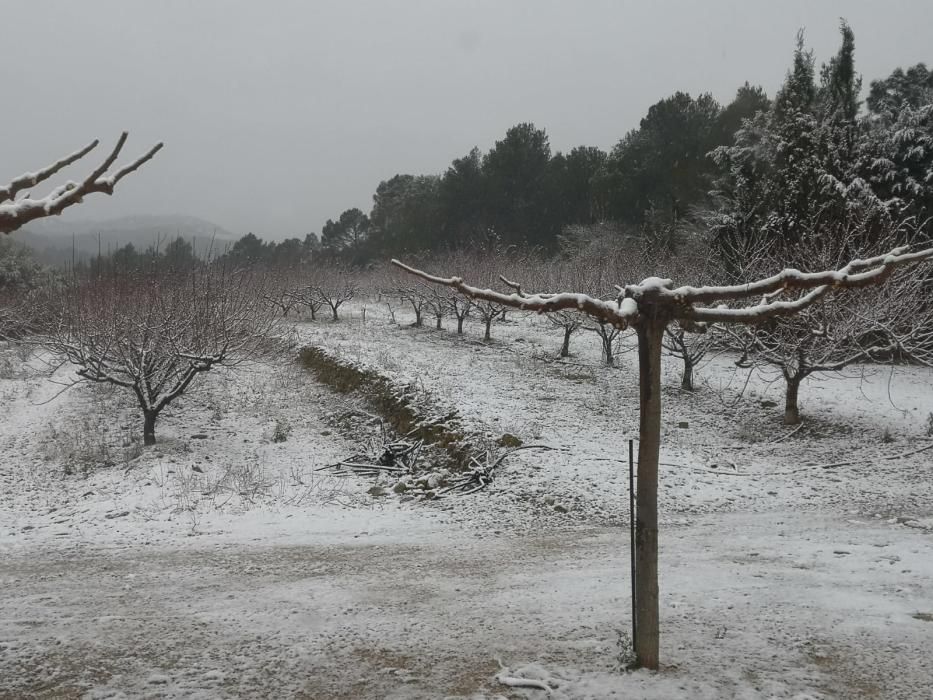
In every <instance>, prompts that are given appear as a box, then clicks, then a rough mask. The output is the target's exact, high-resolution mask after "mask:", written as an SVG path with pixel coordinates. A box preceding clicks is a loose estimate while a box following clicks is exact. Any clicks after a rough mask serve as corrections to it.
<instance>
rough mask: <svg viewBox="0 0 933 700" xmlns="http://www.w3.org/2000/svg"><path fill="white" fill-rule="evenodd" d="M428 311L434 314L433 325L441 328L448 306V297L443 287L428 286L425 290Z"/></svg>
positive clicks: (438, 328)
mask: <svg viewBox="0 0 933 700" xmlns="http://www.w3.org/2000/svg"><path fill="white" fill-rule="evenodd" d="M426 291H427V293H428V297H427V305H428V311H430V313H431V315H432V316H434V327H435V328H436V329H437V330H441V328H442V323H443V321H444V316H446V315H447V311H448V308H449V304H448V303H447V302H448V299H449V297H450V295H449V294H447V293H446V292H445V291H444V290H443V289H439V288H438V287H434V286H432V287H429V288H428V289H427V290H426Z"/></svg>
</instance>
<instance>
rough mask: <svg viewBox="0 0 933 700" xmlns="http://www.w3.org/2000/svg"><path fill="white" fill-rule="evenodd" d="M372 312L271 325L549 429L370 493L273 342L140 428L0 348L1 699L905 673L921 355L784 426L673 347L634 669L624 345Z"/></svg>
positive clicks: (337, 412) (927, 610)
mask: <svg viewBox="0 0 933 700" xmlns="http://www.w3.org/2000/svg"><path fill="white" fill-rule="evenodd" d="M395 314H396V321H397V323H391V322H390V319H389V316H388V311H387V310H386V308H385V307H384V306H382V305H378V304H375V303H370V304H368V305H367V307H366V315H365V318H366V320H365V322H364V321H363V320H362V308H361V306H360V305H356V306H353V307H350V308H349V309H347V314H346V317H345V318H344V319H343V320H342V321H341V322H340V323H337V324H333V323H330V322H326V321H319V322H315V323H308V322H301V323H299V324H298V327H297V331H298V334H299V337H300V339H301V342H302V343H311V344H314V345H316V346H318V347H321V348H324V349H325V350H327V351H328V352H330V353H332V354H334V355H335V356H339V357H341V358H343V359H345V360H350V361H353V362H354V363H358V364H360V365H364V366H367V367H372V368H375V369H377V370H378V371H379V372H380V373H382V374H384V375H386V376H388V377H391V378H392V379H395V380H398V381H399V382H404V383H411V384H413V385H415V386H416V387H418V390H419V391H421V392H423V394H424V395H425V396H426V397H429V398H430V399H431V401H432V402H434V403H436V404H437V405H438V406H440V407H442V408H445V409H456V410H457V411H458V412H459V414H460V417H461V419H462V420H463V421H464V422H465V423H466V424H467V426H468V427H469V428H470V430H471V431H474V432H476V433H480V434H484V435H487V436H488V438H489V440H490V441H491V442H492V441H494V440H495V439H497V438H498V437H500V436H501V435H503V434H505V433H509V434H511V435H515V436H517V437H519V438H520V439H521V440H523V441H524V442H525V444H543V445H548V446H550V447H552V448H554V449H553V450H551V451H546V452H545V451H530V450H529V451H527V452H518V453H516V454H515V455H513V456H510V457H509V458H508V460H507V461H506V462H505V464H504V469H503V471H502V473H501V474H500V476H499V477H498V478H497V479H496V481H494V482H493V484H492V485H491V486H490V487H489V489H488V490H487V491H484V492H482V493H479V494H476V495H472V496H466V497H461V498H449V499H445V500H438V501H421V500H418V499H415V500H410V497H405V496H403V495H397V494H394V493H391V492H390V493H389V495H386V496H381V497H373V496H371V495H369V493H368V490H369V488H370V487H371V486H372V481H370V480H367V479H363V478H357V477H348V478H337V477H332V476H326V475H325V474H326V473H325V472H316V471H314V470H315V469H316V468H317V467H319V466H323V465H326V464H330V463H333V462H335V461H337V460H339V459H341V458H343V457H345V456H347V455H349V454H352V453H354V452H356V451H359V449H360V445H361V443H362V441H363V440H364V439H366V438H368V437H369V435H366V434H363V433H361V432H359V431H360V430H362V429H360V428H359V426H358V425H357V424H349V425H348V424H347V423H346V422H344V421H341V420H340V417H341V416H342V415H344V414H345V413H346V411H347V407H348V405H349V404H352V403H354V402H355V401H356V400H357V399H355V398H354V397H348V396H344V395H338V394H335V393H333V392H331V391H330V390H328V389H327V388H325V387H323V386H321V385H319V384H317V383H316V382H315V381H314V380H313V379H312V375H311V374H310V373H309V372H307V371H305V370H303V369H301V368H300V367H299V366H298V364H297V363H296V362H293V361H291V360H290V359H283V360H282V361H281V363H280V364H276V365H263V366H255V367H251V368H249V370H248V371H242V370H241V371H239V372H238V373H236V374H228V373H224V372H218V373H214V374H211V375H207V376H205V377H203V384H202V385H200V386H199V387H197V389H196V391H195V392H194V393H192V394H191V395H190V396H188V397H185V398H184V399H182V400H181V401H180V402H179V403H178V404H177V405H176V404H173V405H172V406H171V407H170V409H167V412H166V414H165V415H164V416H163V417H162V418H161V419H160V423H159V425H158V426H157V438H158V440H159V444H158V445H156V446H155V447H154V448H149V449H146V450H142V449H141V447H140V445H139V444H138V442H137V441H138V439H139V438H140V437H141V418H140V417H138V416H137V412H136V411H134V409H133V406H132V404H131V403H130V401H129V396H125V395H123V394H121V393H113V392H111V391H108V390H104V389H102V388H101V387H93V386H79V387H76V388H72V389H70V390H68V391H64V392H62V388H63V387H62V385H61V383H60V382H61V381H64V380H65V379H66V378H67V377H68V376H69V374H68V373H69V370H68V368H67V367H65V368H60V369H58V370H57V371H56V372H55V374H54V375H53V376H52V377H51V378H50V377H49V376H48V372H47V368H46V367H45V366H44V365H43V364H42V363H41V362H39V359H38V358H36V357H28V358H27V357H26V355H25V353H23V352H21V351H20V350H18V349H17V348H8V347H4V348H0V405H2V410H3V419H2V422H0V698H28V697H43V698H52V697H54V698H70V697H90V698H122V697H152V698H173V697H177V698H182V697H184V698H191V697H195V698H226V697H229V698H234V697H256V698H265V697H283V698H284V697H298V698H443V697H451V698H476V699H479V698H494V697H507V698H511V697H516V698H522V697H531V698H535V697H542V698H543V697H546V696H550V697H553V698H611V697H617V698H657V699H662V698H699V699H707V698H708V699H711V700H712V699H719V698H743V699H744V698H749V699H751V698H796V699H797V700H804V699H805V698H811V699H813V698H905V699H911V700H912V699H915V698H925V697H930V696H931V692H933V690H931V688H933V664H931V662H930V648H931V640H933V585H931V581H933V449H931V450H926V451H921V450H923V448H924V447H926V446H930V445H931V444H933V443H931V441H930V439H929V438H928V436H927V434H926V433H927V422H928V420H929V416H930V414H931V413H933V372H931V371H929V370H926V369H920V368H898V369H897V370H896V371H894V372H893V373H892V372H891V371H890V370H889V369H884V368H881V369H875V370H869V369H864V370H860V371H858V372H855V373H853V374H852V375H851V376H850V377H848V378H845V379H836V378H834V379H829V380H825V381H810V382H808V383H806V384H805V385H804V387H803V388H802V390H801V410H802V414H803V416H804V421H805V424H804V427H803V428H801V429H799V430H796V431H794V430H793V429H791V428H788V427H785V426H783V425H782V424H781V408H782V405H783V403H782V401H783V396H782V386H781V384H780V382H775V381H773V380H774V377H769V376H761V375H752V376H750V377H749V376H748V375H747V373H745V372H741V373H737V372H736V370H735V368H734V366H733V365H732V363H731V361H730V358H729V357H726V356H717V357H715V358H713V359H712V360H710V361H709V362H708V363H707V364H706V365H704V366H703V367H701V368H700V370H699V373H698V380H699V390H698V391H697V392H695V393H692V394H691V393H685V392H683V391H681V390H680V389H679V375H678V367H677V365H676V363H675V362H673V361H671V362H670V364H669V365H668V366H667V367H666V370H665V390H664V401H665V410H664V421H665V423H664V428H663V443H662V463H663V466H662V471H661V487H660V510H661V522H662V525H661V533H660V536H661V558H660V571H661V653H662V670H661V672H660V673H658V674H652V673H649V672H643V671H639V672H634V673H632V672H626V671H625V670H624V663H625V660H626V657H627V652H628V638H627V635H628V633H629V631H630V624H631V618H630V611H631V600H630V597H629V550H628V515H627V505H628V495H627V467H626V465H625V463H624V459H625V455H626V454H627V440H628V439H629V438H631V437H634V431H635V429H636V427H637V418H636V416H637V386H636V383H635V382H636V372H635V365H634V363H635V357H634V355H633V354H632V353H630V352H625V350H626V349H627V346H625V344H623V346H622V347H621V352H620V355H619V357H618V366H617V367H616V368H606V367H603V366H602V364H601V362H600V358H599V343H598V339H597V338H596V337H595V336H594V335H592V334H585V333H583V332H581V333H580V334H578V335H575V336H574V338H573V340H572V342H571V350H572V352H573V353H574V354H573V357H571V358H570V360H569V361H566V362H557V361H554V359H553V358H554V355H555V354H556V351H557V349H558V348H559V341H560V333H559V331H555V330H554V329H552V328H550V327H549V326H548V324H547V322H546V321H545V320H543V319H539V318H535V317H532V318H523V317H519V316H518V315H514V314H510V316H509V321H508V322H506V323H498V324H496V325H494V327H493V342H492V343H491V344H484V343H481V342H479V338H480V337H481V330H480V329H479V328H478V326H477V325H475V324H473V323H468V324H467V332H466V334H465V336H463V337H458V336H456V334H454V333H452V332H450V331H447V330H444V331H436V330H433V329H429V328H423V329H415V328H410V327H409V326H408V324H409V323H410V322H411V320H412V319H411V318H409V317H407V316H406V315H405V313H404V312H403V311H400V310H398V309H396V310H395ZM425 322H426V324H430V321H428V320H427V319H426V321H425ZM24 358H25V359H24ZM832 465H837V466H832ZM503 676H507V677H524V678H528V679H537V680H538V681H539V682H540V684H541V685H542V686H547V687H548V688H549V690H547V691H545V690H537V689H515V688H510V687H508V686H506V685H503V684H501V683H499V682H498V681H497V677H503Z"/></svg>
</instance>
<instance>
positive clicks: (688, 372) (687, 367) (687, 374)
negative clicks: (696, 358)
mask: <svg viewBox="0 0 933 700" xmlns="http://www.w3.org/2000/svg"><path fill="white" fill-rule="evenodd" d="M680 388H681V389H683V390H684V391H693V363H692V362H691V361H690V360H688V359H687V358H686V357H685V358H684V374H683V377H681V379H680Z"/></svg>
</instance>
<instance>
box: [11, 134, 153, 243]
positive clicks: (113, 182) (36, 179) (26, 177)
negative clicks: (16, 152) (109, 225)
mask: <svg viewBox="0 0 933 700" xmlns="http://www.w3.org/2000/svg"><path fill="white" fill-rule="evenodd" d="M127 136H128V134H127V132H125V131H124V132H123V133H122V134H121V135H120V138H119V139H118V140H117V143H116V145H115V146H114V147H113V150H111V151H110V154H109V155H108V156H107V157H106V158H105V159H104V160H103V162H101V164H100V165H98V166H97V167H96V168H94V170H92V171H91V172H90V173H88V175H87V176H86V177H85V178H84V179H83V180H82V181H81V182H72V181H70V180H69V181H68V182H65V183H64V184H62V185H59V186H58V187H56V188H54V189H53V190H52V191H51V192H50V193H49V194H47V195H46V196H44V197H39V198H37V199H34V198H33V197H32V193H31V192H26V195H25V196H24V197H20V198H19V199H17V196H18V195H19V193H20V192H23V191H26V190H29V189H31V188H33V187H36V186H37V185H40V184H42V183H43V182H45V181H46V180H48V179H49V178H50V177H52V176H53V175H55V174H56V173H58V172H59V171H60V170H62V169H63V168H66V167H67V166H69V165H71V164H72V163H75V162H76V161H79V160H81V159H82V158H84V156H86V155H87V154H88V153H90V152H91V151H93V150H94V149H95V148H96V147H97V145H98V143H99V141H97V140H96V139H95V140H94V141H92V142H91V143H89V144H88V145H87V146H85V147H84V148H81V149H79V150H77V151H75V152H74V153H72V154H71V155H68V156H65V157H64V158H62V159H61V160H57V161H55V162H54V163H52V164H51V165H48V166H46V167H44V168H42V169H41V170H39V171H37V172H34V173H25V174H23V175H20V176H19V177H17V178H14V179H13V181H12V182H10V184H8V185H7V186H6V187H0V233H12V232H13V231H15V230H16V229H18V228H20V227H22V226H24V225H26V224H28V223H29V222H30V221H34V220H36V219H41V218H44V217H46V216H55V215H57V214H61V213H62V212H63V211H65V209H67V208H68V207H71V206H74V205H75V204H79V203H80V202H81V201H82V200H83V199H84V197H86V196H87V195H89V194H93V193H95V192H100V193H103V194H107V195H112V194H113V190H114V188H115V187H116V186H117V183H119V182H120V180H122V179H123V178H124V177H126V176H127V175H129V174H130V173H132V172H135V171H136V170H138V169H139V168H140V167H141V166H142V165H143V164H144V163H146V162H147V161H148V160H150V159H151V158H152V157H153V156H154V155H155V154H156V153H157V152H158V151H159V149H161V148H162V144H161V143H158V144H156V145H155V146H153V147H152V148H150V149H149V151H148V152H147V153H145V154H144V155H142V156H141V157H139V158H137V159H136V160H134V161H133V162H132V163H130V164H128V165H125V166H123V167H122V168H120V169H119V170H117V171H116V172H114V173H111V174H109V175H108V174H107V173H108V171H109V170H110V168H111V167H113V164H114V163H115V162H116V160H117V158H118V157H119V156H120V152H121V151H122V150H123V146H124V144H125V143H126V139H127Z"/></svg>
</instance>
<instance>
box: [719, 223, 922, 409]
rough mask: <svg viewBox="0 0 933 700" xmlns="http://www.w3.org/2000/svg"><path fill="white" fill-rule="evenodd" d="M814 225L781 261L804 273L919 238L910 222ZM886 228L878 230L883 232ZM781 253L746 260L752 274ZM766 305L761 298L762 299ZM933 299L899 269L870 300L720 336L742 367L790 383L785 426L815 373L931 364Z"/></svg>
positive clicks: (840, 301)
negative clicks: (771, 372)
mask: <svg viewBox="0 0 933 700" xmlns="http://www.w3.org/2000/svg"><path fill="white" fill-rule="evenodd" d="M819 224H820V222H819V221H813V222H811V224H810V226H809V227H808V229H809V230H808V231H807V232H806V233H805V234H804V235H803V236H802V237H801V240H800V241H799V242H797V243H795V244H794V245H793V246H791V247H785V248H784V251H785V252H784V254H783V257H784V258H785V259H789V260H791V261H792V263H793V264H795V265H796V266H797V267H799V268H800V269H802V270H805V271H807V270H819V269H825V268H827V267H835V266H838V265H840V263H841V262H842V261H844V260H845V258H847V257H848V256H850V255H851V254H852V251H853V250H867V249H868V248H869V247H871V246H874V247H876V248H877V247H878V246H879V243H878V242H875V243H871V242H870V241H871V240H872V239H875V240H876V241H877V239H878V238H879V237H880V238H882V242H881V243H880V245H882V246H884V241H887V243H888V246H886V247H890V245H891V241H893V240H895V239H898V238H900V239H904V238H906V239H910V238H913V237H914V234H913V232H912V229H913V226H912V222H911V221H905V222H901V223H900V224H899V225H898V226H895V227H893V228H892V229H891V230H884V229H885V227H884V225H883V224H881V223H879V222H878V221H877V220H874V219H870V218H866V217H865V216H863V215H862V214H860V213H850V214H849V215H848V216H846V217H844V218H842V219H840V218H839V217H833V218H832V220H830V221H827V222H825V223H823V224H822V225H819ZM879 229H880V230H879ZM776 257H777V254H776V253H775V252H774V250H771V251H770V252H769V253H768V255H766V256H763V257H762V256H759V257H758V258H756V259H754V260H750V261H746V262H745V265H746V270H747V271H748V272H747V274H748V276H753V274H754V273H755V272H758V271H760V270H761V269H762V268H763V267H765V266H768V265H769V262H770V264H771V266H773V264H774V261H775V258H776ZM764 301H766V300H763V302H764ZM931 302H933V297H931V290H930V287H929V286H928V284H927V282H926V281H925V280H924V279H923V278H922V277H918V276H911V275H909V274H905V273H904V272H898V273H895V274H894V275H893V277H892V278H891V279H890V280H889V281H888V283H887V284H886V285H885V286H884V287H883V288H881V289H879V290H877V291H876V292H875V293H874V294H872V295H871V296H870V297H869V296H866V295H845V296H836V297H830V298H828V299H826V300H825V302H824V303H822V304H819V305H815V306H812V307H810V308H807V309H805V310H804V311H802V312H801V313H799V314H796V315H794V316H791V317H785V318H776V319H774V320H773V321H770V322H768V323H762V324H758V325H755V326H737V327H725V328H723V329H722V330H723V333H720V334H719V335H720V336H721V337H722V338H723V339H725V340H728V341H731V342H730V344H731V346H732V347H733V348H735V349H737V350H738V351H740V352H741V356H740V358H739V359H738V361H737V362H736V364H737V365H738V366H739V367H743V368H752V367H762V366H770V367H774V368H776V369H777V370H779V371H780V373H781V376H782V377H783V379H784V383H785V393H784V423H785V424H786V425H796V424H798V423H799V422H800V408H799V403H798V400H799V394H800V386H801V383H802V382H803V380H804V379H806V378H807V377H809V376H811V375H814V374H828V375H837V374H840V373H842V372H844V370H846V368H849V367H851V366H852V365H854V364H856V363H877V362H890V361H893V360H896V359H899V360H910V361H913V362H919V363H923V364H931V362H933V304H931Z"/></svg>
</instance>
